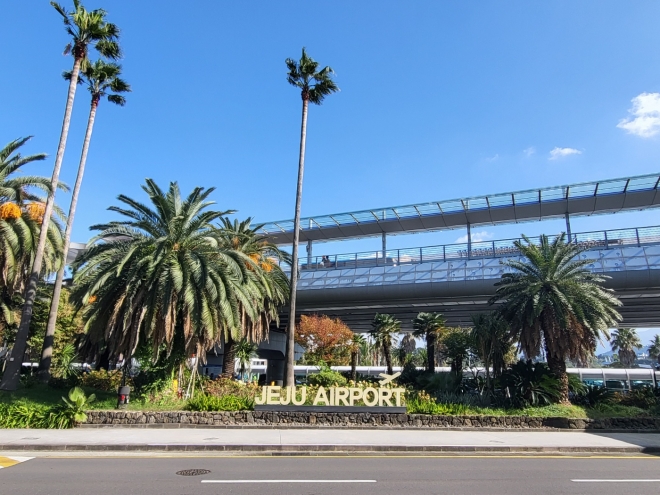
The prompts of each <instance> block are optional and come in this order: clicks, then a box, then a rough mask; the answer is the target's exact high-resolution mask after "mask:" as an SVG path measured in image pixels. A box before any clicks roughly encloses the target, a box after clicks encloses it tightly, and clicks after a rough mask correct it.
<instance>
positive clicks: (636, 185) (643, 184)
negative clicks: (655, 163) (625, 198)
mask: <svg viewBox="0 0 660 495" xmlns="http://www.w3.org/2000/svg"><path fill="white" fill-rule="evenodd" d="M657 182H658V176H655V175H654V176H652V177H649V176H646V177H637V178H636V179H630V183H629V184H628V191H646V190H649V189H653V188H654V187H655V185H656V184H657Z"/></svg>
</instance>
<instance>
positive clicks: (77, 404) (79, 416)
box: [62, 387, 96, 424]
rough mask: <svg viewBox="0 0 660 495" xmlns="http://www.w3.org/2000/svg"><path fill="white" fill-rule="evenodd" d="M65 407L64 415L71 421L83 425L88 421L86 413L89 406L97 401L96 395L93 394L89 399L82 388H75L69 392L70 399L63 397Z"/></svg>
mask: <svg viewBox="0 0 660 495" xmlns="http://www.w3.org/2000/svg"><path fill="white" fill-rule="evenodd" d="M62 400H63V401H64V404H65V407H64V409H63V411H62V413H63V415H64V416H66V417H68V418H69V420H70V421H72V422H73V423H74V424H75V423H83V422H85V421H86V420H87V415H86V414H85V411H86V410H87V409H89V405H90V404H91V403H92V402H94V401H95V400H96V395H94V394H92V395H90V396H89V397H88V396H86V395H85V392H83V390H82V389H81V388H80V387H74V388H72V389H71V390H69V395H68V399H67V398H65V397H62Z"/></svg>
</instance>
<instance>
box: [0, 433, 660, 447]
mask: <svg viewBox="0 0 660 495" xmlns="http://www.w3.org/2000/svg"><path fill="white" fill-rule="evenodd" d="M85 450H87V451H218V452H253V453H259V452H261V453H269V452H289V453H292V452H300V453H303V452H308V453H314V452H316V453H320V452H594V453H595V452H610V453H612V452H618V453H660V433H595V432H588V433H587V432H550V431H544V432H533V431H440V430H428V431H420V430H349V429H342V430H332V429H282V430H277V429H217V428H214V429H203V428H192V429H178V428H177V429H140V428H76V429H72V430H0V451H13V452H20V451H85Z"/></svg>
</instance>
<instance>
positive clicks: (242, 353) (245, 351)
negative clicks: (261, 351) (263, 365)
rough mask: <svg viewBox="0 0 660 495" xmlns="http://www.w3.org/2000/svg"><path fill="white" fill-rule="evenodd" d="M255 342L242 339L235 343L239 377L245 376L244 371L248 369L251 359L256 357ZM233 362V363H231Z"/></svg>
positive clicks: (256, 347)
mask: <svg viewBox="0 0 660 495" xmlns="http://www.w3.org/2000/svg"><path fill="white" fill-rule="evenodd" d="M257 349H258V346H257V344H255V343H253V342H250V341H249V340H247V339H243V340H241V341H240V342H238V343H237V344H236V358H238V366H239V368H240V372H241V378H243V379H244V378H245V373H246V371H249V370H250V369H251V368H250V364H251V363H252V359H253V358H256V357H257ZM232 364H233V363H232Z"/></svg>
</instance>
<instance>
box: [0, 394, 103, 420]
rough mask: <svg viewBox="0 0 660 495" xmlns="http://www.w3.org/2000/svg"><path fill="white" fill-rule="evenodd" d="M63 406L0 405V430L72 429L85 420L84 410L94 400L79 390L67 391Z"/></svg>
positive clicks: (21, 402)
mask: <svg viewBox="0 0 660 495" xmlns="http://www.w3.org/2000/svg"><path fill="white" fill-rule="evenodd" d="M62 400H63V401H64V404H58V405H54V406H53V405H51V406H48V405H44V404H35V403H33V402H27V401H17V402H9V403H0V428H72V427H73V426H75V425H76V424H78V423H82V422H84V421H85V420H86V419H87V415H86V414H85V410H87V409H89V405H90V404H91V403H92V402H93V401H94V400H95V396H94V395H93V394H92V395H90V396H89V397H86V396H85V393H84V392H83V391H82V390H81V389H80V388H77V387H76V388H73V389H71V390H70V391H69V394H68V399H66V398H64V397H62Z"/></svg>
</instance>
